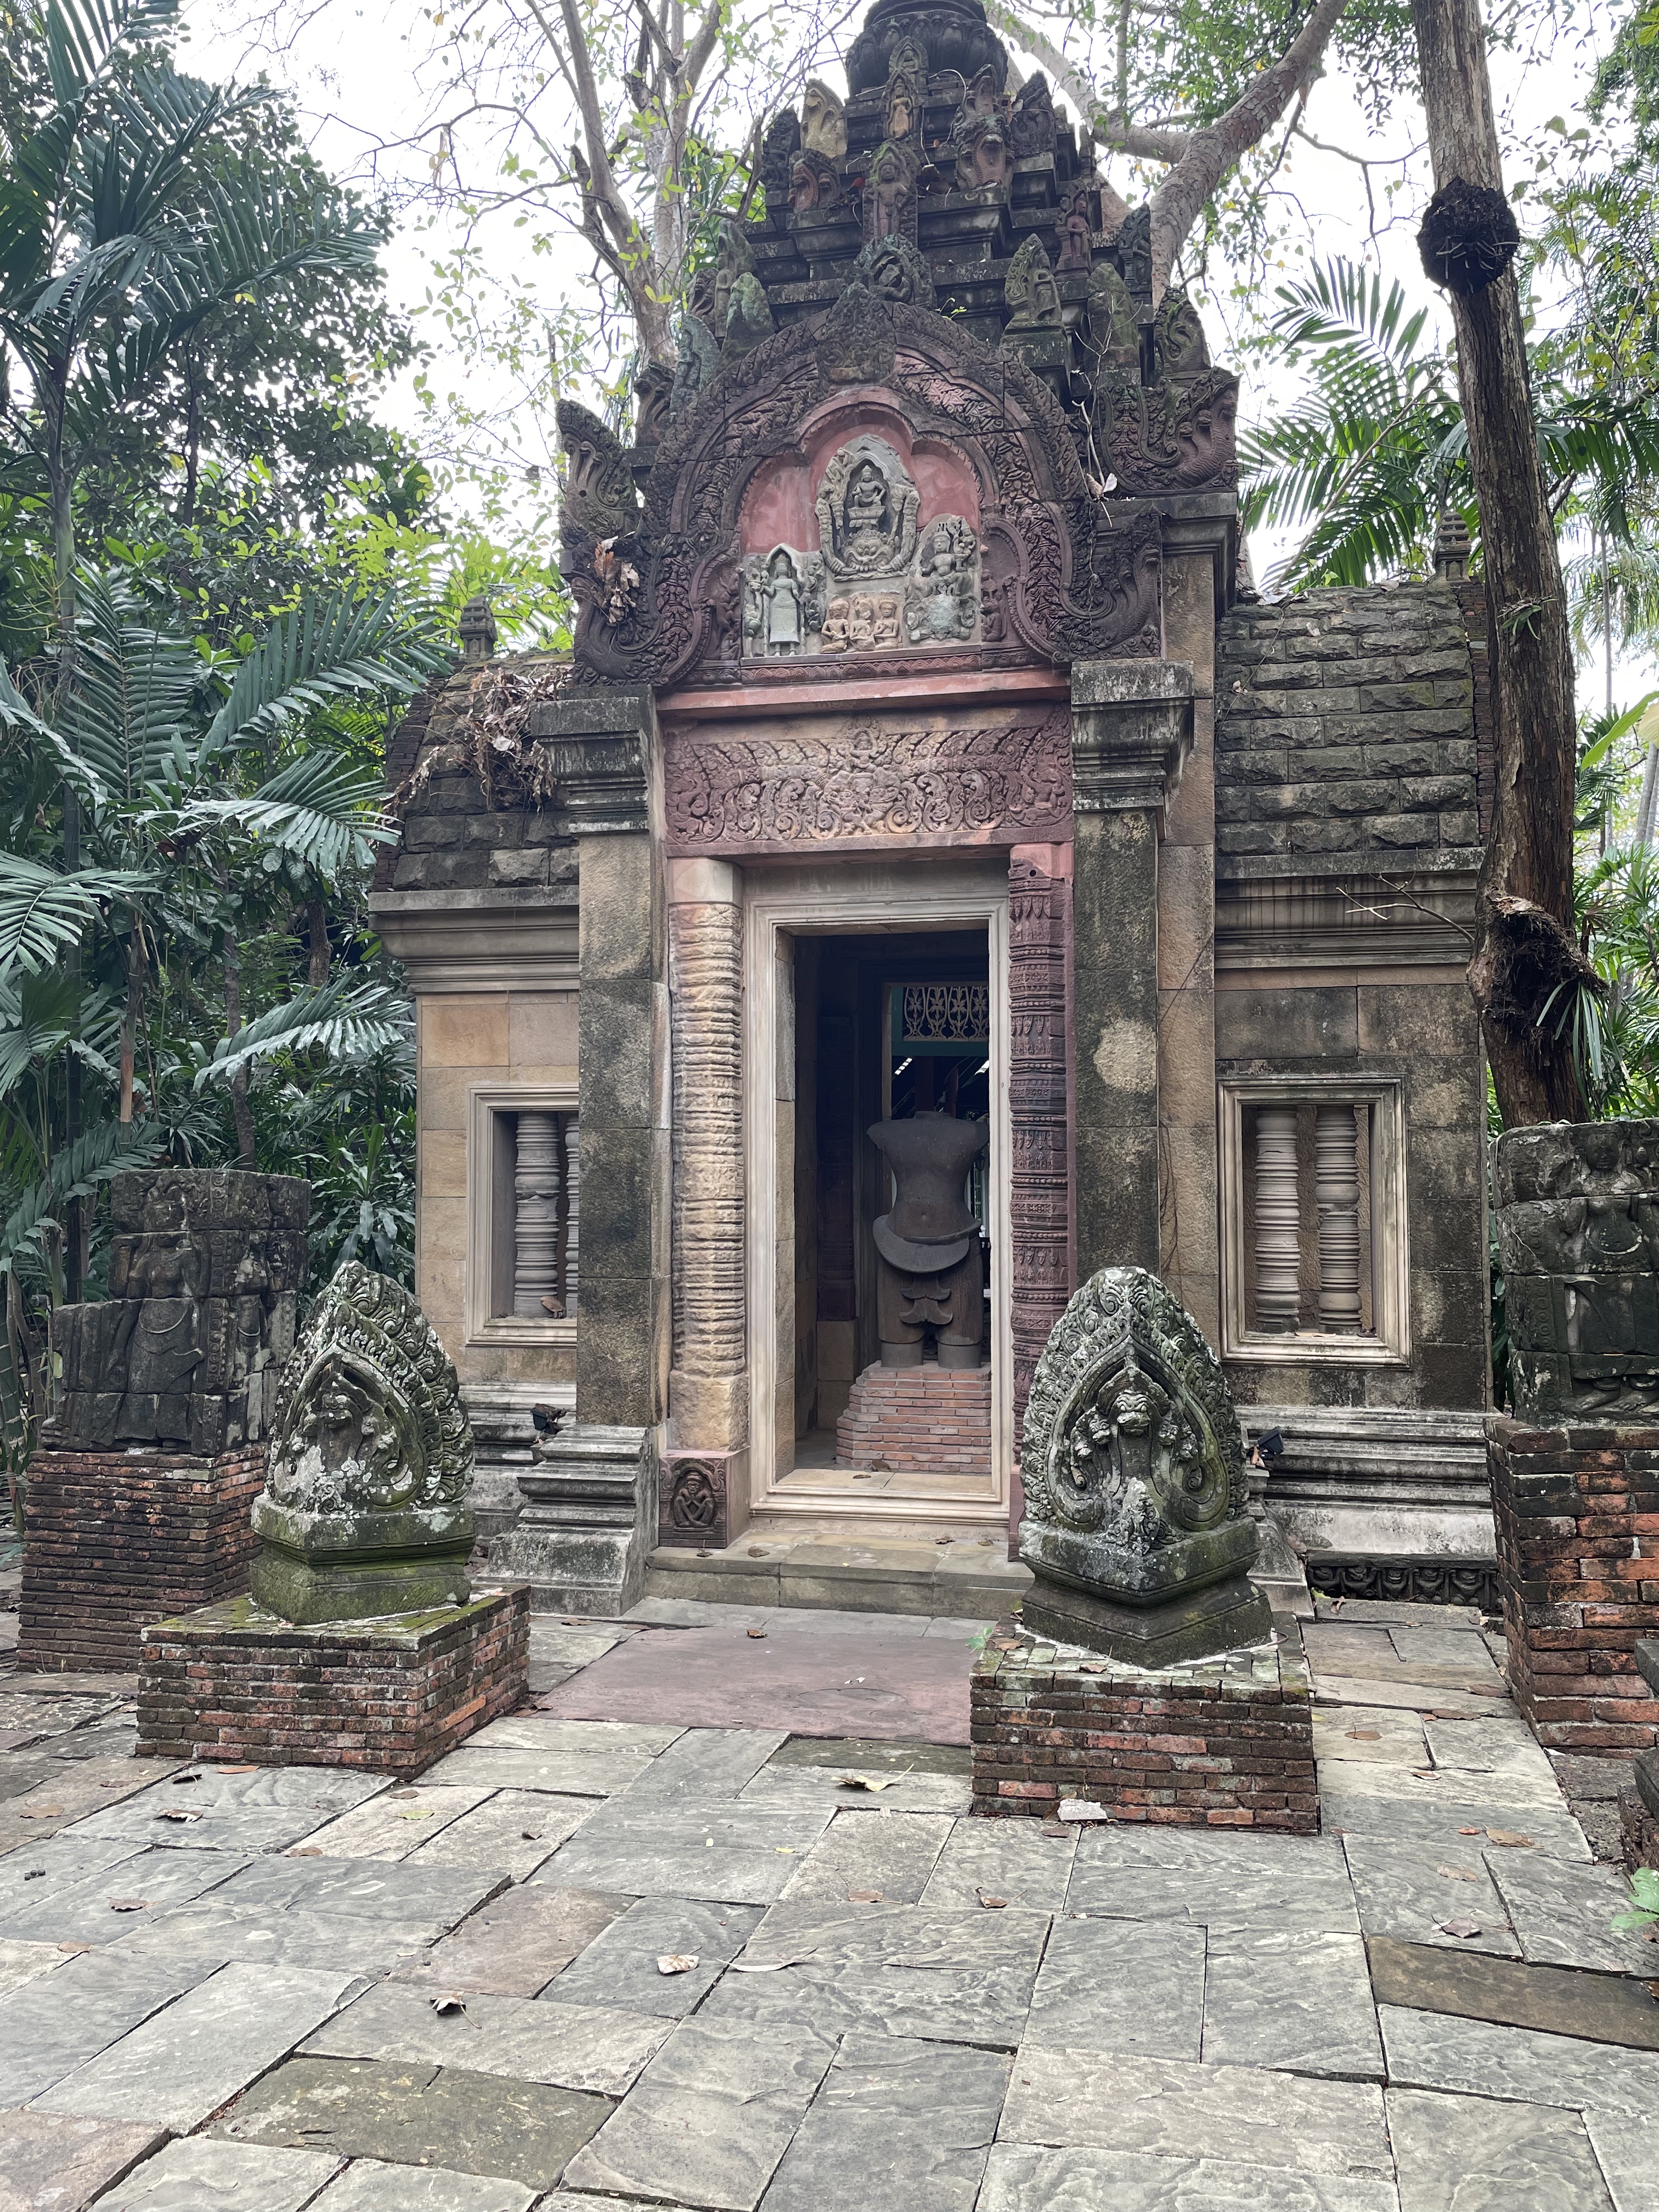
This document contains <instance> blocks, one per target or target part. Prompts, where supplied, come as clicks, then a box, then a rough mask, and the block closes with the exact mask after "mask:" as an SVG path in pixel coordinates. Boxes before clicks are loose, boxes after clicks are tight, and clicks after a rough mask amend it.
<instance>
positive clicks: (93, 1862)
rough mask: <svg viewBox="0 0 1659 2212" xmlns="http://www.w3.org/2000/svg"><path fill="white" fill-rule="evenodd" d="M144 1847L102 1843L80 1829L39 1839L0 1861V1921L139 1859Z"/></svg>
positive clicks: (131, 1844)
mask: <svg viewBox="0 0 1659 2212" xmlns="http://www.w3.org/2000/svg"><path fill="white" fill-rule="evenodd" d="M148 1840H149V1839H148V1838H146V1839H145V1841H146V1842H148ZM143 1848H144V1844H134V1843H119V1844H110V1843H100V1842H99V1841H98V1840H97V1839H96V1838H94V1837H92V1836H88V1834H87V1833H86V1832H85V1830H84V1829H81V1828H76V1829H72V1830H70V1832H68V1833H67V1834H64V1835H58V1836H41V1837H39V1838H36V1839H35V1841H34V1842H33V1844H28V1845H27V1846H26V1847H25V1848H24V1849H23V1850H16V1851H12V1852H10V1853H9V1855H8V1856H7V1857H4V1858H0V1919H4V1920H9V1918H10V1917H11V1916H12V1914H13V1913H14V1912H19V1911H24V1910H26V1909H27V1907H28V1906H30V1905H33V1904H34V1903H35V1902H36V1901H37V1899H40V1897H41V1896H42V1895H44V1894H45V1893H46V1892H48V1891H51V1890H56V1889H59V1888H62V1887H64V1886H65V1885H67V1884H70V1883H72V1882H77V1881H82V1880H83V1879H84V1878H85V1876H87V1875H89V1874H96V1873H97V1872H98V1871H99V1869H100V1868H103V1867H112V1866H118V1865H119V1863H120V1862H121V1861H122V1860H123V1859H132V1858H137V1856H138V1854H139V1852H140V1851H141V1850H143Z"/></svg>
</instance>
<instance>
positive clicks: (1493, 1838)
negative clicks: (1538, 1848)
mask: <svg viewBox="0 0 1659 2212" xmlns="http://www.w3.org/2000/svg"><path fill="white" fill-rule="evenodd" d="M1486 1841H1487V1842H1488V1843H1489V1844H1502V1845H1503V1846H1504V1849H1505V1850H1521V1849H1522V1847H1523V1846H1524V1847H1526V1848H1528V1849H1530V1848H1531V1844H1532V1838H1531V1837H1530V1836H1518V1835H1516V1832H1515V1831H1514V1829H1513V1828H1488V1829H1487V1831H1486Z"/></svg>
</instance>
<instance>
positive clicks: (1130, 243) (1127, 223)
mask: <svg viewBox="0 0 1659 2212" xmlns="http://www.w3.org/2000/svg"><path fill="white" fill-rule="evenodd" d="M1111 245H1112V251H1113V252H1114V253H1115V256H1116V257H1117V265H1118V267H1119V269H1120V270H1121V271H1122V272H1123V281H1124V283H1126V284H1127V286H1128V288H1129V289H1130V291H1131V292H1132V293H1133V295H1134V296H1135V298H1136V299H1137V300H1144V301H1146V303H1147V313H1149V314H1150V313H1151V312H1152V207H1151V205H1150V204H1148V203H1145V202H1143V204H1141V205H1140V206H1139V207H1138V208H1131V209H1130V210H1129V212H1128V214H1127V215H1126V216H1124V218H1123V220H1122V222H1121V223H1120V224H1119V225H1118V227H1117V230H1116V232H1115V234H1114V236H1113V238H1112V241H1111Z"/></svg>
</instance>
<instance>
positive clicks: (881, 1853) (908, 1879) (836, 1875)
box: [783, 1804, 956, 1905]
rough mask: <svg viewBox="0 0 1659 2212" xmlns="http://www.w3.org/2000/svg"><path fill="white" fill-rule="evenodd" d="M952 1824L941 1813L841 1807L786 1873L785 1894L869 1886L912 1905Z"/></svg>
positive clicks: (892, 1901) (828, 1894)
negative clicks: (797, 1864)
mask: <svg viewBox="0 0 1659 2212" xmlns="http://www.w3.org/2000/svg"><path fill="white" fill-rule="evenodd" d="M955 1825H956V1823H955V1821H954V1820H953V1819H952V1818H951V1815H950V1814H946V1813H898V1812H890V1811H889V1810H888V1809H887V1808H886V1807H885V1806H883V1805H879V1804H877V1805H874V1806H872V1808H871V1809H870V1810H869V1811H868V1812H850V1811H848V1812H840V1813H837V1814H836V1816H835V1818H834V1819H833V1820H831V1822H830V1823H829V1827H828V1828H827V1829H825V1831H824V1832H823V1835H822V1836H820V1837H819V1838H818V1840H817V1843H816V1844H813V1846H812V1848H811V1851H810V1852H809V1853H808V1854H807V1857H806V1860H805V1863H804V1864H803V1865H801V1866H800V1867H799V1868H797V1869H796V1871H795V1872H794V1873H793V1875H791V1876H790V1877H789V1881H788V1882H787V1885H786V1887H785V1888H784V1891H783V1894H784V1896H785V1897H787V1898H791V1899H798V1898H850V1897H851V1896H852V1895H853V1894H854V1892H856V1891H864V1890H867V1891H871V1892H872V1893H874V1895H875V1898H876V1899H878V1901H882V1902H884V1903H886V1904H889V1905H915V1904H918V1903H920V1901H921V1893H922V1891H923V1890H924V1889H926V1888H927V1879H928V1876H929V1875H931V1874H932V1873H933V1867H934V1863H935V1862H936V1861H937V1860H938V1857H939V1853H940V1851H942V1850H944V1848H945V1838H946V1837H947V1836H949V1834H950V1832H951V1829H952V1828H953V1827H954V1826H955Z"/></svg>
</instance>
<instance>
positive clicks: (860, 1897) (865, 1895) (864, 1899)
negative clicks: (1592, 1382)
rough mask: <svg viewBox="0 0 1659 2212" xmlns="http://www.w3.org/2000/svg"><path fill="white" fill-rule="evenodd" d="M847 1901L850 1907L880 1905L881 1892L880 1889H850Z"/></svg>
mask: <svg viewBox="0 0 1659 2212" xmlns="http://www.w3.org/2000/svg"><path fill="white" fill-rule="evenodd" d="M847 1901H848V1904H849V1905H879V1904H880V1903H881V1892H880V1891H879V1890H878V1889H849V1890H848V1893H847Z"/></svg>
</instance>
